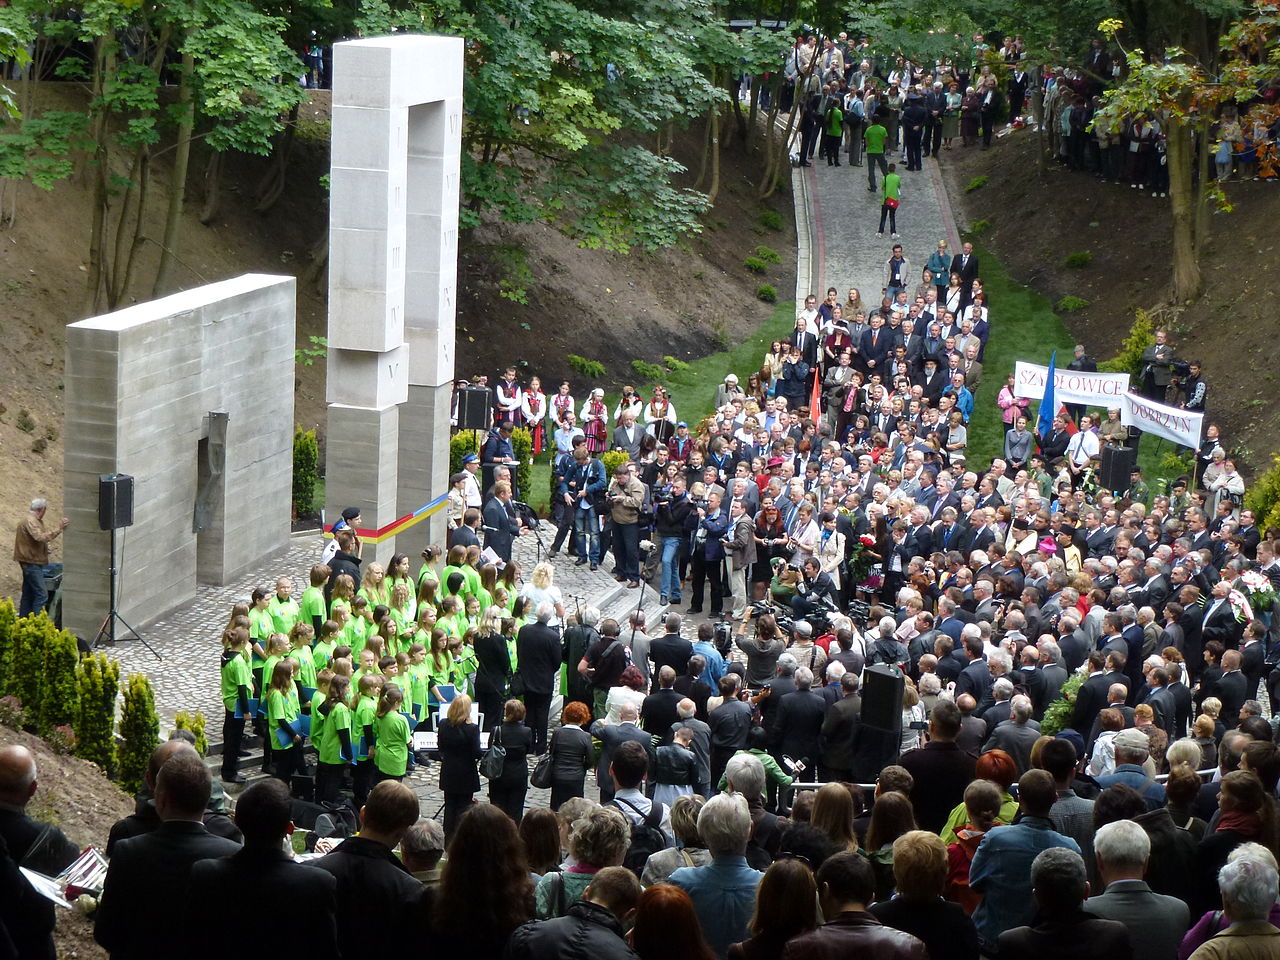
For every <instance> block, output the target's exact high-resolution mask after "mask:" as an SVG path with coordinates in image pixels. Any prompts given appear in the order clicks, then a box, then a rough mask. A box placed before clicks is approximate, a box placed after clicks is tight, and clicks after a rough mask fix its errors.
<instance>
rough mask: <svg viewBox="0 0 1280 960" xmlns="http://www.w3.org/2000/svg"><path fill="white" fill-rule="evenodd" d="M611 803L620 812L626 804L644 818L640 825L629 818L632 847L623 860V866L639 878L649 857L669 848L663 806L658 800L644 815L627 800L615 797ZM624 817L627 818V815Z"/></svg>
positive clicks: (651, 804) (628, 849)
mask: <svg viewBox="0 0 1280 960" xmlns="http://www.w3.org/2000/svg"><path fill="white" fill-rule="evenodd" d="M609 802H610V803H612V804H613V805H614V806H615V807H617V808H618V809H619V810H621V809H622V805H623V804H624V803H625V804H626V805H627V806H628V807H630V808H631V810H632V812H634V813H635V814H637V815H639V816H643V817H644V819H643V820H641V821H640V822H639V823H636V822H634V821H633V820H632V819H631V818H630V817H627V822H628V823H630V824H631V845H630V846H629V847H627V853H626V856H624V857H623V858H622V865H623V866H624V867H626V868H627V869H628V870H630V871H631V872H632V873H634V874H635V875H636V876H637V877H639V876H640V874H641V873H642V872H643V871H644V865H645V862H646V861H647V860H648V859H649V857H650V856H651V855H652V854H655V853H657V852H658V851H659V850H665V849H666V848H667V838H666V835H665V834H664V833H663V832H662V804H660V803H658V802H657V801H656V800H655V801H653V802H652V803H650V805H649V813H648V814H647V815H644V814H641V813H640V809H639V808H638V807H637V806H636V805H635V804H634V803H631V802H629V801H627V800H621V799H619V798H618V797H614V798H613V799H612V800H610V801H609ZM623 815H624V816H626V814H625V813H624V814H623Z"/></svg>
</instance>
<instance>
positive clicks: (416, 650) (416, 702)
mask: <svg viewBox="0 0 1280 960" xmlns="http://www.w3.org/2000/svg"><path fill="white" fill-rule="evenodd" d="M408 674H409V704H410V707H411V710H410V712H411V713H412V714H413V715H414V716H415V717H417V719H418V722H419V723H421V722H422V721H423V720H425V719H426V712H427V696H428V695H427V679H428V674H427V648H426V646H425V645H424V644H422V643H419V642H417V641H414V643H413V644H412V646H410V647H409V669H408Z"/></svg>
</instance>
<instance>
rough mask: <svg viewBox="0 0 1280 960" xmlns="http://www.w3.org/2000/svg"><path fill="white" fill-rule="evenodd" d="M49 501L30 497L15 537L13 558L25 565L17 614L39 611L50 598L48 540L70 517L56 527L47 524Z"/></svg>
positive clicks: (58, 531)
mask: <svg viewBox="0 0 1280 960" xmlns="http://www.w3.org/2000/svg"><path fill="white" fill-rule="evenodd" d="M48 509H49V504H48V503H46V502H45V501H44V500H43V499H41V498H39V497H37V498H36V499H35V500H32V501H31V509H30V510H29V511H27V518H26V519H25V520H23V521H22V522H21V523H20V524H18V530H17V535H16V536H15V537H14V540H13V559H14V561H15V562H16V563H17V564H18V566H20V567H21V568H22V598H21V600H20V601H19V604H18V616H19V617H25V616H27V615H28V614H32V613H39V612H40V611H41V610H43V609H44V608H45V606H46V604H47V603H48V601H49V594H48V591H46V590H45V586H44V578H45V574H46V573H47V572H48V567H49V541H50V540H52V539H53V538H54V537H56V536H57V535H58V534H60V533H62V531H63V530H65V529H67V524H69V523H70V522H71V521H70V520H68V519H67V518H66V517H63V518H62V522H61V523H59V524H58V527H57V529H56V530H46V529H45V528H44V515H45V511H46V510H48Z"/></svg>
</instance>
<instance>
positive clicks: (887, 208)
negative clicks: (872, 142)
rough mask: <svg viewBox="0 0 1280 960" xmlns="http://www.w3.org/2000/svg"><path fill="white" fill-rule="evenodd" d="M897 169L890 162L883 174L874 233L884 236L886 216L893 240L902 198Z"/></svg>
mask: <svg viewBox="0 0 1280 960" xmlns="http://www.w3.org/2000/svg"><path fill="white" fill-rule="evenodd" d="M897 169H898V165H897V164H895V163H891V164H889V172H888V173H886V174H885V175H884V184H883V188H882V189H881V191H880V231H879V233H877V234H876V236H877V237H883V236H884V221H885V218H886V217H887V218H888V220H889V232H890V234H891V235H892V236H893V239H895V240H897V239H898V204H899V203H900V202H901V198H902V178H901V177H900V176H898V174H897V172H896V171H897ZM895 249H896V248H895ZM889 292H890V293H892V292H893V291H892V290H891V291H889Z"/></svg>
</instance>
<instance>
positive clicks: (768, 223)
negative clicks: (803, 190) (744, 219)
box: [758, 210, 783, 230]
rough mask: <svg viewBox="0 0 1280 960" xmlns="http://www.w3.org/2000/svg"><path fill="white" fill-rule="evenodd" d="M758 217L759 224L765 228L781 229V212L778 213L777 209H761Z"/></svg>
mask: <svg viewBox="0 0 1280 960" xmlns="http://www.w3.org/2000/svg"><path fill="white" fill-rule="evenodd" d="M758 219H759V220H760V226H762V227H764V228H765V229H766V230H781V229H782V226H783V224H782V214H780V213H778V211H777V210H761V211H760V216H759V218H758Z"/></svg>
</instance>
